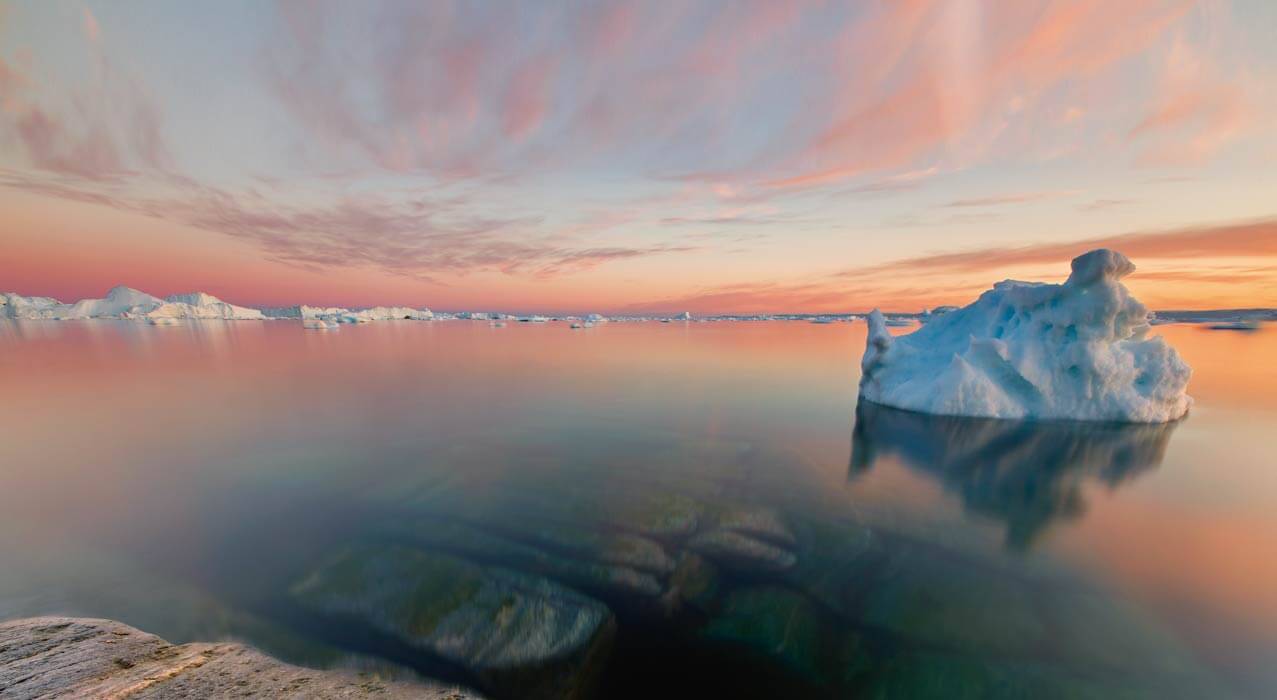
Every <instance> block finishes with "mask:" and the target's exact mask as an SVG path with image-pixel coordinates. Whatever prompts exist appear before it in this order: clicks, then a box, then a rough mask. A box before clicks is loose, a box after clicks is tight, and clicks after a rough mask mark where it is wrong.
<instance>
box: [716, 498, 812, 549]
mask: <svg viewBox="0 0 1277 700" xmlns="http://www.w3.org/2000/svg"><path fill="white" fill-rule="evenodd" d="M718 526H719V527H720V528H721V529H723V530H731V531H732V532H739V533H741V534H744V535H748V536H750V537H753V538H755V539H759V540H763V541H764V542H770V543H772V544H775V545H778V546H781V547H786V548H792V547H793V546H794V545H795V544H796V540H795V539H794V534H793V533H792V532H790V531H789V527H788V526H786V525H785V522H784V521H783V520H782V519H781V517H780V514H779V513H777V512H776V511H775V510H772V509H771V508H763V507H748V508H745V507H738V508H731V509H729V510H728V511H727V512H725V513H723V514H722V515H721V516H719V519H718Z"/></svg>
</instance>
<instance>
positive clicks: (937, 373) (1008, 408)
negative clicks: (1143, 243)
mask: <svg viewBox="0 0 1277 700" xmlns="http://www.w3.org/2000/svg"><path fill="white" fill-rule="evenodd" d="M1134 270H1135V266H1134V265H1132V264H1131V262H1130V261H1129V260H1127V259H1126V257H1125V256H1123V255H1122V254H1121V253H1117V252H1114V251H1111V250H1105V249H1100V250H1093V251H1091V252H1089V253H1086V254H1085V255H1081V256H1079V257H1077V258H1074V260H1073V267H1072V274H1070V275H1069V278H1068V280H1067V281H1065V282H1064V283H1063V284H1043V283H1036V282H1017V281H1013V280H1007V281H1004V282H999V283H998V284H996V285H994V287H993V289H991V290H989V291H987V292H985V293H984V294H982V295H981V296H980V298H979V299H977V300H976V301H975V302H974V303H972V304H971V305H969V306H966V307H963V308H961V309H957V310H953V311H948V312H946V313H943V314H940V315H938V316H935V317H934V318H931V319H930V320H929V322H928V323H927V324H926V325H924V326H922V327H921V328H919V329H918V330H916V331H914V332H913V333H910V334H908V335H903V336H899V337H892V336H891V335H890V333H888V331H887V323H886V321H885V319H884V318H883V315H882V314H881V313H880V312H878V311H877V310H875V311H874V312H873V313H872V314H870V315H869V319H868V320H869V336H868V338H867V340H866V347H865V354H864V357H863V358H862V359H861V370H862V377H861V380H860V394H861V396H862V397H863V398H865V399H867V400H869V401H873V402H875V403H879V404H883V405H887V406H894V407H896V408H903V409H906V410H911V411H921V412H924V413H933V414H939V415H954V416H980V417H987V418H1018V419H1026V418H1034V419H1067V420H1092V421H1095V420H1099V421H1106V420H1107V421H1124V422H1132V423H1163V422H1168V421H1173V420H1176V419H1178V418H1180V417H1182V416H1183V415H1184V414H1185V413H1187V412H1188V408H1189V406H1190V405H1191V403H1192V399H1191V398H1189V396H1188V395H1187V394H1186V393H1185V389H1186V388H1187V386H1188V380H1189V377H1190V375H1191V374H1192V370H1191V369H1190V368H1189V366H1188V365H1187V364H1186V363H1185V362H1184V361H1183V360H1182V359H1181V358H1180V356H1179V354H1178V353H1176V352H1175V349H1174V348H1172V347H1171V346H1170V345H1168V344H1167V343H1166V342H1165V341H1164V340H1163V339H1161V338H1160V337H1153V338H1149V337H1147V335H1148V332H1149V329H1150V326H1149V316H1150V314H1149V312H1148V309H1146V308H1145V307H1144V305H1143V304H1141V303H1140V302H1139V301H1137V300H1135V299H1134V298H1132V297H1131V295H1130V293H1129V292H1128V291H1127V290H1126V287H1125V286H1123V285H1122V283H1121V282H1120V280H1121V278H1123V277H1125V276H1126V275H1128V274H1130V273H1131V272H1132V271H1134Z"/></svg>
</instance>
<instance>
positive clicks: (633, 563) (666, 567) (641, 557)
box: [524, 524, 674, 576]
mask: <svg viewBox="0 0 1277 700" xmlns="http://www.w3.org/2000/svg"><path fill="white" fill-rule="evenodd" d="M524 536H525V537H526V538H528V539H529V540H531V541H533V542H535V543H536V544H538V545H540V546H542V547H545V548H547V549H549V550H550V551H553V552H561V553H563V554H566V555H568V556H573V557H577V558H583V559H589V560H592V561H597V562H600V563H603V564H616V565H619V566H626V567H629V568H632V569H637V570H640V571H646V572H650V573H654V574H659V575H662V576H663V575H666V574H669V573H670V572H671V571H673V570H674V560H673V559H672V558H671V557H670V556H669V555H668V554H666V553H665V549H664V548H663V547H661V545H660V544H659V543H657V542H655V541H653V540H650V539H648V538H646V537H643V536H641V535H633V534H627V533H615V532H598V531H596V530H593V529H589V528H582V527H577V526H553V525H535V524H532V525H528V526H526V527H525V532H524Z"/></svg>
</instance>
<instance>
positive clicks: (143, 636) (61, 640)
mask: <svg viewBox="0 0 1277 700" xmlns="http://www.w3.org/2000/svg"><path fill="white" fill-rule="evenodd" d="M249 694H251V695H258V696H262V697H278V698H293V697H296V698H301V697H305V698H365V697H373V696H375V697H378V698H426V699H427V700H471V699H473V698H478V697H479V696H477V695H474V694H472V693H470V692H469V691H465V690H460V689H457V688H451V687H447V686H443V685H435V684H431V683H429V682H412V681H387V680H383V679H380V678H377V677H375V676H374V675H371V674H366V673H359V672H356V671H347V670H329V671H320V670H315V669H309V668H302V667H300V666H293V665H291V664H286V663H284V662H282V661H278V660H276V659H272V658H271V657H269V656H266V655H265V654H262V653H261V652H259V651H256V650H254V649H251V648H249V647H246V646H244V645H243V644H236V643H230V642H224V643H199V642H197V643H191V644H170V643H168V642H166V641H164V640H163V639H160V638H159V637H157V636H155V635H153V634H148V633H146V632H143V631H141V630H138V629H135V628H133V627H129V626H128V625H125V624H123V623H121V622H115V621H113V620H100V619H91V618H75V617H32V618H26V619H21V620H10V621H7V622H0V696H3V697H5V698H14V700H20V699H23V698H37V697H38V698H59V697H68V698H70V697H76V698H81V697H94V698H99V697H109V698H170V697H204V698H214V697H227V696H232V695H234V696H236V697H242V696H245V695H249Z"/></svg>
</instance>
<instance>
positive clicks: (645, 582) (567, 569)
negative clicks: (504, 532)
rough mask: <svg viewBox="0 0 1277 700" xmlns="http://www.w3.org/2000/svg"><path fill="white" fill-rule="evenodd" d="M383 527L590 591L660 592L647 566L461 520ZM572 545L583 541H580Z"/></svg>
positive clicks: (644, 594) (417, 542) (430, 545)
mask: <svg viewBox="0 0 1277 700" xmlns="http://www.w3.org/2000/svg"><path fill="white" fill-rule="evenodd" d="M384 532H385V533H386V534H388V535H390V536H391V537H394V538H398V539H402V540H407V541H408V542H410V543H412V544H414V545H421V546H424V547H427V548H430V549H438V550H443V551H448V552H455V553H458V554H461V555H462V556H466V557H470V558H474V559H480V560H483V561H490V562H499V563H500V564H502V565H503V566H508V567H511V568H514V569H518V570H520V571H526V572H532V573H536V574H539V575H541V576H546V577H549V578H552V579H556V580H559V581H562V582H564V583H567V584H568V585H570V586H573V587H576V588H581V589H585V590H586V591H588V592H592V593H599V594H621V595H627V596H642V597H648V598H650V597H653V596H657V595H660V593H661V582H660V581H659V580H658V579H657V577H656V576H655V575H653V574H652V573H649V572H647V571H639V570H638V569H634V568H631V567H629V566H623V565H621V564H607V563H602V562H599V561H590V560H581V559H573V558H571V557H569V556H566V555H563V554H561V553H552V552H549V551H546V550H545V549H542V548H540V547H535V546H533V545H529V544H526V543H524V542H518V541H515V540H512V539H508V538H506V537H502V536H500V535H494V534H492V533H490V532H486V531H484V530H480V529H479V528H476V527H471V526H469V525H465V524H462V523H457V522H449V521H440V520H423V521H418V522H409V523H396V524H394V525H391V526H388V527H386V528H384ZM601 541H602V540H600V542H601ZM577 544H578V545H579V546H584V545H583V543H582V542H580V541H579V542H578V543H577ZM596 544H598V543H597V542H596ZM617 558H620V557H619V556H618V557H617Z"/></svg>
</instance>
